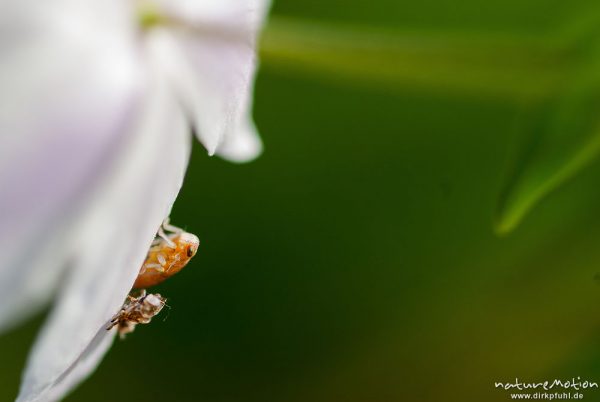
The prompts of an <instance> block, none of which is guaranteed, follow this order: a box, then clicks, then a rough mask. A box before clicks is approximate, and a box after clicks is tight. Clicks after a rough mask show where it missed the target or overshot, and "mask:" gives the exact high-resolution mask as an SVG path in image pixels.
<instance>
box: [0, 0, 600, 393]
mask: <svg viewBox="0 0 600 402" xmlns="http://www.w3.org/2000/svg"><path fill="white" fill-rule="evenodd" d="M589 4H592V2H591V1H590V2H584V1H577V2H569V3H566V2H559V1H552V2H548V1H529V2H517V1H510V2H507V1H502V2H501V1H493V2H486V3H482V2H476V1H470V0H469V1H461V2H460V3H456V2H453V1H441V0H430V1H421V2H410V3H408V2H397V1H392V0H387V1H378V2H370V3H369V7H370V8H365V2H364V1H358V0H354V1H349V0H346V1H341V0H338V1H333V0H332V1H329V2H318V1H305V2H292V1H279V2H277V3H276V6H275V14H276V15H290V16H300V17H307V18H308V17H310V18H320V19H323V20H336V21H346V22H352V23H364V24H370V25H382V26H390V27H394V28H396V27H398V28H419V29H423V30H427V29H437V30H440V29H442V30H443V29H467V30H472V31H473V35H476V34H477V32H478V30H480V31H481V32H482V34H483V33H485V32H486V30H489V31H507V32H513V33H515V34H519V33H521V32H541V33H544V32H552V30H553V29H555V28H556V27H558V26H560V25H562V24H564V23H566V22H569V21H570V20H572V19H574V18H577V16H578V15H581V14H583V13H585V12H586V5H589ZM255 109H256V110H255V116H256V121H257V124H258V126H259V127H260V131H261V133H262V135H263V138H264V142H265V147H266V149H265V153H264V155H263V156H262V157H261V158H260V159H258V160H257V161H256V162H253V163H251V164H248V165H242V166H237V165H232V164H229V163H226V162H223V161H221V160H219V159H217V158H209V157H207V156H206V155H205V151H204V150H203V149H202V148H201V147H200V146H199V145H196V146H195V148H194V152H193V157H192V160H191V163H190V167H189V170H188V173H187V179H186V182H185V184H184V187H183V190H182V192H181V194H180V197H179V199H178V201H177V204H176V205H175V208H174V212H173V215H172V220H173V222H174V223H176V224H178V225H183V226H185V227H186V228H187V229H188V230H189V231H191V232H194V233H196V234H198V235H199V237H200V238H201V240H202V244H201V248H200V251H199V253H198V255H197V256H196V257H195V259H194V260H193V262H192V263H191V265H190V266H189V267H188V268H186V269H185V270H184V271H183V272H182V273H181V274H179V275H178V276H176V277H174V278H173V279H172V280H169V281H167V282H165V283H164V284H163V285H161V286H159V287H158V288H157V291H159V292H160V293H162V294H164V295H166V296H167V297H169V304H170V305H171V307H172V309H171V310H170V313H169V314H168V319H166V320H164V321H163V320H161V319H156V320H155V321H154V322H153V323H152V325H149V326H141V327H138V329H137V330H136V332H135V333H134V334H132V335H131V336H129V337H128V338H127V340H126V341H125V342H116V343H115V346H114V347H113V349H112V350H111V352H110V353H109V354H108V355H107V357H106V358H105V360H104V362H103V363H102V365H101V366H100V368H99V369H98V370H97V372H96V373H95V374H94V376H93V377H92V378H91V379H90V380H88V381H87V382H86V383H85V384H84V385H82V386H81V387H80V388H78V389H77V390H76V391H75V392H74V393H73V394H72V395H71V396H70V397H69V398H67V400H68V401H89V402H96V401H97V402H100V401H103V402H104V401H107V400H111V401H146V402H151V401H219V402H220V401H238V402H250V401H256V402H264V401H323V402H324V401H381V402H391V401H503V400H507V399H508V398H507V394H506V392H503V391H499V390H495V389H494V387H493V383H494V381H508V380H511V379H514V378H515V377H519V378H523V379H531V380H543V379H548V380H552V379H554V378H560V377H566V378H571V377H573V376H574V377H577V376H581V377H585V378H587V379H591V380H596V381H598V379H599V378H600V353H599V352H598V351H599V350H600V325H599V323H600V320H599V319H598V317H599V316H600V314H599V313H600V287H599V286H598V283H597V281H595V280H594V276H595V274H596V272H598V271H600V247H598V238H599V235H600V216H599V215H598V213H597V211H598V208H597V206H598V205H599V203H600V186H598V182H599V179H600V165H599V164H598V163H592V164H591V165H590V166H589V167H587V168H586V169H584V170H582V171H581V172H580V173H579V174H578V175H577V176H576V177H574V178H573V179H572V180H570V181H569V182H567V183H566V184H565V185H564V186H562V187H561V188H560V190H559V191H556V192H554V193H552V195H551V196H550V197H548V198H546V199H544V200H543V201H542V202H541V203H540V204H539V205H538V206H537V207H536V208H535V209H533V211H532V212H531V214H530V215H529V216H527V217H526V219H525V220H524V222H523V223H522V225H521V226H519V227H518V228H517V229H516V230H515V231H514V232H513V233H511V234H510V235H508V236H506V237H498V236H497V235H495V233H494V230H493V219H494V213H495V210H496V208H497V205H498V202H499V197H500V195H501V193H502V191H503V186H504V185H505V179H506V174H507V165H508V161H509V160H510V157H511V149H512V147H513V146H514V144H515V143H517V142H518V141H516V140H517V138H516V137H517V136H519V135H522V131H518V130H517V129H516V127H518V122H519V119H520V117H521V111H522V108H521V107H520V106H519V105H517V104H511V103H510V102H506V101H498V100H489V101H486V100H485V99H482V98H480V97H479V98H477V99H471V98H469V97H467V96H461V94H460V93H457V94H456V96H450V95H448V94H444V95H436V94H435V93H432V92H431V91H427V92H420V91H418V90H415V89H414V88H413V89H411V90H406V91H401V90H398V89H394V90H389V91H386V90H384V89H382V88H381V86H378V87H377V88H373V89H369V88H367V87H365V86H364V85H361V86H360V87H355V86H353V85H352V83H351V82H349V83H348V84H347V85H341V84H340V83H336V84H328V83H327V82H325V80H314V79H312V78H306V77H303V76H302V75H292V74H288V73H283V72H281V71H278V69H277V68H274V67H272V66H269V64H268V63H265V65H264V66H263V70H262V71H261V74H260V76H259V79H258V81H257V86H256V106H255ZM166 316H167V314H163V315H162V316H161V317H159V318H164V317H166ZM40 323H41V318H38V319H37V320H36V321H35V322H30V323H29V324H27V325H26V326H24V327H22V328H20V329H18V330H16V331H13V332H12V333H10V334H7V335H4V336H2V337H0V342H2V345H3V348H2V364H1V365H0V400H2V401H4V400H11V398H13V397H14V395H15V394H16V390H17V388H18V382H19V375H20V372H21V369H22V366H23V364H24V359H25V356H26V354H27V351H28V348H29V345H30V343H31V342H32V340H33V338H34V336H35V331H36V330H37V327H38V326H39V325H40ZM595 398H596V399H600V391H596V392H593V391H592V392H589V393H586V400H596V399H595Z"/></svg>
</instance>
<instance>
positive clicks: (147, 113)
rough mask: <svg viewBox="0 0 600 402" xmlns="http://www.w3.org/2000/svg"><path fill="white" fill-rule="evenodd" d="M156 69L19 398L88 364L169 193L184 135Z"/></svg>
mask: <svg viewBox="0 0 600 402" xmlns="http://www.w3.org/2000/svg"><path fill="white" fill-rule="evenodd" d="M151 50H152V49H151ZM153 54H154V53H153V52H152V51H150V55H151V56H152V55H153ZM149 63H150V65H156V64H155V63H154V62H153V61H152V60H149ZM160 74H161V73H160V72H159V73H158V76H156V75H154V76H153V79H152V80H151V82H152V84H153V85H154V90H153V91H150V92H149V94H148V96H147V97H146V98H145V100H146V101H147V102H148V104H147V105H146V106H147V107H145V108H144V115H143V117H142V119H141V124H140V125H139V126H138V127H137V131H136V135H135V136H134V138H133V140H132V142H131V143H129V144H128V145H127V147H126V151H127V152H125V153H124V154H122V155H120V156H121V160H120V163H119V165H117V166H116V169H115V170H114V172H113V175H112V176H111V177H110V180H108V181H107V182H106V183H105V186H104V187H103V189H102V190H101V191H100V192H98V193H97V194H96V200H95V204H94V205H93V211H92V212H91V213H90V214H89V216H88V219H85V220H84V221H83V223H82V228H81V233H82V237H81V239H80V244H79V251H80V256H79V260H78V261H77V262H76V266H75V267H74V268H75V269H73V270H72V272H71V275H70V277H69V278H67V280H66V281H65V286H64V289H63V290H62V292H61V296H60V299H59V301H58V303H57V305H56V306H55V307H54V309H53V311H52V313H51V315H50V317H49V319H48V321H47V323H46V325H45V326H44V328H43V330H42V333H41V335H40V336H39V338H38V340H37V341H36V345H35V346H34V348H33V350H32V352H31V355H30V358H29V362H28V365H27V368H26V371H25V374H24V379H23V383H22V386H21V392H20V395H19V398H18V401H19V402H25V401H27V402H32V401H47V400H53V399H57V398H60V397H62V396H63V395H64V394H65V393H66V392H68V391H69V390H70V389H71V388H72V387H73V386H75V385H77V383H78V382H79V381H80V380H82V379H83V378H85V377H86V376H87V375H88V374H90V373H91V371H93V370H94V369H95V367H96V364H97V363H98V362H99V360H100V359H101V357H102V352H103V351H104V350H105V349H106V347H107V342H109V341H108V340H106V339H105V338H107V337H112V336H113V335H114V330H113V331H110V332H109V331H106V330H105V326H106V324H107V322H108V320H110V318H111V317H112V315H113V314H115V313H116V312H118V310H119V308H120V307H121V304H122V303H123V301H124V299H125V296H126V295H127V293H128V292H129V290H130V288H131V286H132V284H133V282H134V279H135V277H136V276H137V273H138V271H139V268H140V266H141V264H142V262H143V260H144V258H145V255H146V253H147V251H148V248H149V245H150V243H151V242H152V240H153V238H154V234H155V233H156V230H157V228H158V226H159V225H160V223H161V222H162V220H163V218H165V217H166V216H167V215H168V214H169V211H170V208H171V205H172V203H173V202H174V200H175V197H176V196H177V193H178V191H179V189H180V186H181V184H182V181H183V175H184V172H185V168H186V165H187V159H188V157H189V147H190V140H191V139H190V134H189V128H188V126H187V124H186V122H185V118H184V116H183V114H182V113H181V112H180V108H179V105H178V104H177V103H176V102H175V100H174V98H173V97H172V94H171V93H170V92H169V88H168V87H167V85H166V84H167V82H166V80H165V79H164V77H163V76H161V75H160ZM90 345H91V346H90ZM97 348H98V349H97Z"/></svg>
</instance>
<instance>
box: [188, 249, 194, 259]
mask: <svg viewBox="0 0 600 402" xmlns="http://www.w3.org/2000/svg"><path fill="white" fill-rule="evenodd" d="M187 256H188V257H193V256H194V250H193V249H192V248H191V247H188V248H187Z"/></svg>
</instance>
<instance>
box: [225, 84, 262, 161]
mask: <svg viewBox="0 0 600 402" xmlns="http://www.w3.org/2000/svg"><path fill="white" fill-rule="evenodd" d="M252 92H253V91H252V90H250V91H248V93H247V94H246V96H245V98H246V99H244V101H243V102H242V104H241V111H242V117H241V118H240V119H239V120H238V121H237V122H236V124H235V125H233V126H232V127H231V128H230V130H228V131H227V132H226V133H225V136H224V137H223V141H222V142H221V144H220V145H219V147H218V148H217V151H216V154H217V155H219V156H220V157H222V158H225V159H227V160H229V161H231V162H238V163H241V162H248V161H250V160H252V159H254V158H256V157H257V156H258V155H260V154H261V152H262V149H263V144H262V141H261V139H260V136H259V135H258V132H257V130H256V126H255V125H254V121H253V120H252Z"/></svg>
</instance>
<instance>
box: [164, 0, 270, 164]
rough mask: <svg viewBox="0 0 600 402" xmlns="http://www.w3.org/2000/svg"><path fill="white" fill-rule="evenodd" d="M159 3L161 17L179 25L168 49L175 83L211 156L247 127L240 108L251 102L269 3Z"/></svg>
mask: <svg viewBox="0 0 600 402" xmlns="http://www.w3.org/2000/svg"><path fill="white" fill-rule="evenodd" d="M158 3H159V8H160V10H161V12H162V13H163V14H166V15H167V16H169V17H170V18H172V19H173V20H174V21H175V23H174V25H173V27H172V31H171V34H172V36H173V37H172V38H171V40H170V41H171V43H170V45H169V46H170V47H171V49H172V50H171V58H172V59H171V62H172V64H173V65H174V72H173V74H172V82H173V84H174V85H175V87H176V88H177V90H178V92H179V94H180V97H181V99H182V100H183V102H184V105H185V107H186V109H187V110H188V114H189V115H190V117H191V118H192V122H193V124H194V128H195V131H196V134H197V135H198V138H199V139H200V141H201V142H202V143H203V144H204V146H205V147H206V148H207V150H208V152H209V154H211V155H212V154H214V153H215V152H216V151H217V149H218V147H219V145H220V144H221V142H222V141H224V137H225V135H228V133H234V134H235V132H236V130H237V128H238V127H241V126H243V125H244V124H245V123H241V122H240V120H241V119H244V118H247V113H246V111H245V110H244V109H243V107H242V106H243V103H244V102H245V99H246V98H247V97H248V96H250V95H249V93H250V90H251V88H250V87H251V85H250V84H251V82H252V81H253V79H254V72H255V69H256V36H257V34H258V29H259V27H260V26H261V25H262V22H263V20H264V17H265V14H266V11H267V8H268V5H269V2H267V1H264V0H261V1H257V0H222V1H221V0H207V1H191V0H187V1H186V0H162V1H159V2H158ZM175 65H176V66H175ZM246 126H247V125H246ZM242 135H244V133H243V132H242ZM248 138H250V137H246V139H248ZM254 145H256V144H254ZM248 150H250V148H248ZM252 156H255V155H252ZM250 157H251V156H250V155H249V156H246V157H245V159H249V158H250Z"/></svg>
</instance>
